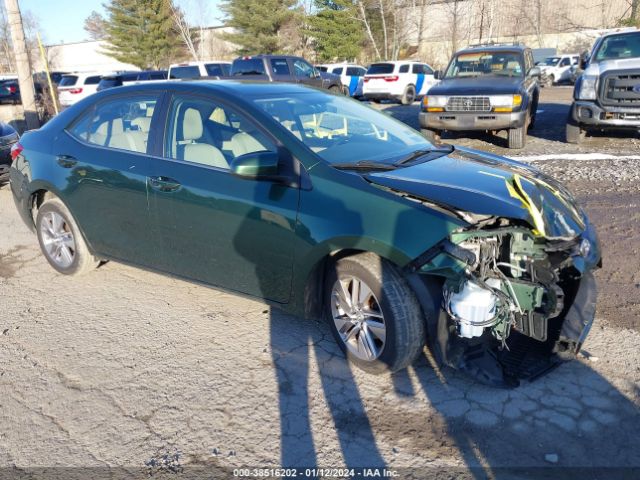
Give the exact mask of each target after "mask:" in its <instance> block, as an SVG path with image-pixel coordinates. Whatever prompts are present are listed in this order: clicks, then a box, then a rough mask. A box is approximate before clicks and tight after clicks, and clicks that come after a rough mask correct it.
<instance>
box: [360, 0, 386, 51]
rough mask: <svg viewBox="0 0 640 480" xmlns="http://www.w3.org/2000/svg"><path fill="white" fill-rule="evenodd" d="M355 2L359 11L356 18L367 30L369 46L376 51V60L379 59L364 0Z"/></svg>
mask: <svg viewBox="0 0 640 480" xmlns="http://www.w3.org/2000/svg"><path fill="white" fill-rule="evenodd" d="M355 4H356V5H357V7H358V12H359V13H360V16H359V18H358V20H360V21H361V22H362V23H363V24H364V28H365V30H366V32H367V37H368V38H369V41H370V42H371V46H372V47H373V49H374V51H375V53H376V60H379V59H380V49H379V48H378V43H377V42H376V39H375V37H374V36H373V31H372V30H371V23H370V22H369V19H368V18H367V9H366V8H365V0H355Z"/></svg>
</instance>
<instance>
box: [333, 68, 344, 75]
mask: <svg viewBox="0 0 640 480" xmlns="http://www.w3.org/2000/svg"><path fill="white" fill-rule="evenodd" d="M342 70H343V68H342V67H336V68H334V69H333V71H332V72H331V73H335V74H336V75H342Z"/></svg>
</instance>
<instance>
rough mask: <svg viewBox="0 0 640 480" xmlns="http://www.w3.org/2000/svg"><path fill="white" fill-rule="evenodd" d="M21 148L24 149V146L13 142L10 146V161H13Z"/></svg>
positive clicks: (20, 151)
mask: <svg viewBox="0 0 640 480" xmlns="http://www.w3.org/2000/svg"><path fill="white" fill-rule="evenodd" d="M23 150H24V147H23V146H22V145H20V143H18V142H16V143H14V144H13V147H11V161H12V162H15V161H16V158H18V155H20V154H21V153H22V151H23Z"/></svg>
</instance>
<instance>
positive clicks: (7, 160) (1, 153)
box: [0, 122, 20, 185]
mask: <svg viewBox="0 0 640 480" xmlns="http://www.w3.org/2000/svg"><path fill="white" fill-rule="evenodd" d="M19 139H20V135H18V132H17V131H16V130H15V128H13V127H12V126H11V125H9V124H8V123H5V122H0V185H3V184H5V183H7V182H8V181H9V167H10V166H11V148H12V147H13V146H14V145H15V144H16V143H17V142H18V140H19Z"/></svg>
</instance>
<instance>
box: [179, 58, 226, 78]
mask: <svg viewBox="0 0 640 480" xmlns="http://www.w3.org/2000/svg"><path fill="white" fill-rule="evenodd" d="M230 69H231V62H225V61H220V60H211V61H208V62H183V63H175V64H173V65H171V66H169V78H170V79H190V78H200V77H226V76H228V75H229V71H230Z"/></svg>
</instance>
